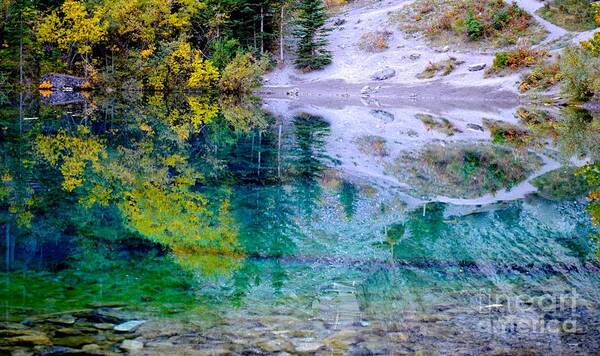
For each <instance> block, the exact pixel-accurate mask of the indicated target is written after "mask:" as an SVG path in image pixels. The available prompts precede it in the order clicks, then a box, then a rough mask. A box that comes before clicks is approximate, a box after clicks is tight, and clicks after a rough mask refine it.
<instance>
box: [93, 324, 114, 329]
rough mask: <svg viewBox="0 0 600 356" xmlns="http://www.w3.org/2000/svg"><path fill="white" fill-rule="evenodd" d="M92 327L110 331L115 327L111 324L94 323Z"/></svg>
mask: <svg viewBox="0 0 600 356" xmlns="http://www.w3.org/2000/svg"><path fill="white" fill-rule="evenodd" d="M94 327H95V328H96V329H98V330H112V329H113V328H114V327H115V324H112V323H96V324H94Z"/></svg>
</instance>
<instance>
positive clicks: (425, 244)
mask: <svg viewBox="0 0 600 356" xmlns="http://www.w3.org/2000/svg"><path fill="white" fill-rule="evenodd" d="M445 209H446V204H444V203H428V204H426V205H424V206H423V208H422V209H416V210H414V211H412V212H410V213H409V214H408V216H407V218H406V223H405V227H406V231H407V232H408V233H409V236H408V237H407V238H405V239H402V240H401V241H400V242H399V243H398V244H396V245H395V248H394V256H395V258H396V259H399V260H408V261H414V260H416V261H423V262H427V261H428V260H429V256H430V255H431V253H430V248H431V246H434V245H435V242H436V241H437V240H438V239H440V238H445V237H446V236H447V233H448V231H449V226H448V224H446V222H445V221H444V210H445ZM402 230H403V229H402Z"/></svg>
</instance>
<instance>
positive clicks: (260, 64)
mask: <svg viewBox="0 0 600 356" xmlns="http://www.w3.org/2000/svg"><path fill="white" fill-rule="evenodd" d="M268 66H269V60H268V58H266V57H263V58H260V59H256V58H254V56H253V55H252V53H245V54H241V53H238V54H237V55H236V56H235V58H234V59H233V60H232V61H231V62H230V63H229V64H228V65H227V66H226V67H225V69H224V70H223V74H222V75H221V80H220V82H219V89H220V90H221V91H222V92H224V93H238V94H244V93H249V92H251V91H252V89H254V88H257V87H259V86H260V85H261V77H262V75H263V74H264V72H265V71H266V70H267V68H268Z"/></svg>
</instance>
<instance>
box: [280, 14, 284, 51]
mask: <svg viewBox="0 0 600 356" xmlns="http://www.w3.org/2000/svg"><path fill="white" fill-rule="evenodd" d="M283 15H284V14H283V4H282V5H281V19H280V21H279V22H280V23H279V60H280V61H281V63H283V59H284V58H283Z"/></svg>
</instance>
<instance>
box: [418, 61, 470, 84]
mask: <svg viewBox="0 0 600 356" xmlns="http://www.w3.org/2000/svg"><path fill="white" fill-rule="evenodd" d="M463 63H464V61H458V60H457V59H456V58H454V57H450V58H448V59H446V60H443V61H439V62H429V64H428V65H427V67H425V69H424V70H423V71H422V72H421V73H419V74H417V78H418V79H430V78H433V77H435V76H436V75H437V74H438V73H441V75H442V76H445V75H448V74H450V73H452V72H453V71H454V69H456V67H457V66H459V65H461V64H463Z"/></svg>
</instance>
